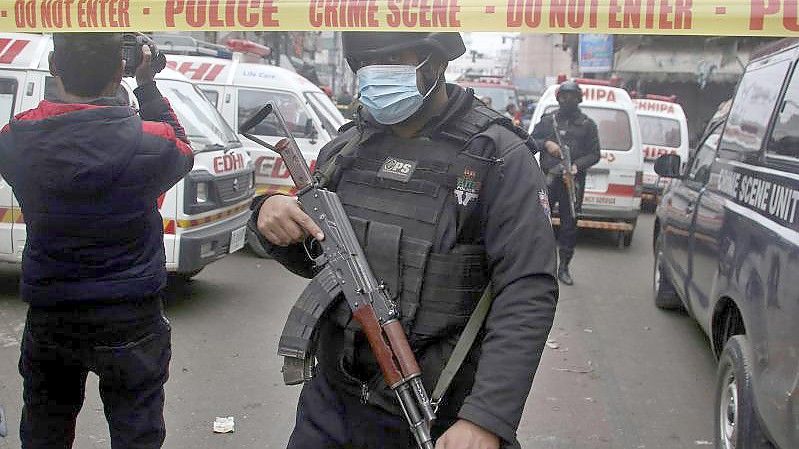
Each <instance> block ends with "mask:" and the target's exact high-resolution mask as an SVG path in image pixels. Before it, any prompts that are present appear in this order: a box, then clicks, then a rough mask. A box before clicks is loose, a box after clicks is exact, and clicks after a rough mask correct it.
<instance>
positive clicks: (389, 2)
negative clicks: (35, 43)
mask: <svg viewBox="0 0 799 449" xmlns="http://www.w3.org/2000/svg"><path fill="white" fill-rule="evenodd" d="M798 11H799V0H0V31H4V32H7V31H29V32H61V31H192V30H201V31H213V30H263V31H270V30H271V31H278V30H280V31H316V30H334V31H344V30H375V31H503V32H539V33H611V34H658V35H663V34H670V35H687V34H690V35H719V36H799V18H798V17H797V16H798V14H797V12H798Z"/></svg>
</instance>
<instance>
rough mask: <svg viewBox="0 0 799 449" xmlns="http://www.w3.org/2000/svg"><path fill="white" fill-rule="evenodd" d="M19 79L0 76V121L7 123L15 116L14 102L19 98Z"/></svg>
mask: <svg viewBox="0 0 799 449" xmlns="http://www.w3.org/2000/svg"><path fill="white" fill-rule="evenodd" d="M17 87H18V86H17V80H16V79H14V78H0V117H2V118H0V123H2V124H6V123H8V122H9V121H11V118H13V117H14V104H15V103H16V101H15V100H16V98H17Z"/></svg>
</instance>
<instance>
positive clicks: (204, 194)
mask: <svg viewBox="0 0 799 449" xmlns="http://www.w3.org/2000/svg"><path fill="white" fill-rule="evenodd" d="M207 201H208V183H207V182H198V183H197V197H196V198H195V202H196V203H197V204H202V203H205V202H207Z"/></svg>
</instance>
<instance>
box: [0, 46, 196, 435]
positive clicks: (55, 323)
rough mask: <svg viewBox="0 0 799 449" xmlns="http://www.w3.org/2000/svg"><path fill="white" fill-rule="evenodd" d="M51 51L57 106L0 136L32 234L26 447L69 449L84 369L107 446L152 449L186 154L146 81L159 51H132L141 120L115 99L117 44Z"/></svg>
mask: <svg viewBox="0 0 799 449" xmlns="http://www.w3.org/2000/svg"><path fill="white" fill-rule="evenodd" d="M53 41H54V47H55V48H54V52H53V53H52V54H51V55H50V71H51V73H52V74H53V76H55V77H56V79H57V80H58V81H59V84H60V88H61V102H50V101H46V100H45V101H42V102H41V103H40V104H39V106H38V107H36V108H35V109H32V110H29V111H26V112H23V113H21V114H19V115H18V116H17V117H15V118H14V120H12V121H11V123H9V125H8V126H6V127H5V128H4V129H3V131H2V133H0V172H2V175H3V177H4V178H5V179H6V180H7V181H8V182H9V184H10V185H11V186H12V187H13V189H14V193H15V194H16V197H17V198H18V200H19V203H20V205H21V207H22V209H23V211H24V218H25V224H26V226H27V232H28V234H27V245H26V246H25V250H24V252H23V258H22V280H21V286H20V294H21V296H22V299H23V300H25V301H26V302H28V303H29V304H30V308H29V311H28V317H27V322H26V326H25V331H24V335H23V342H22V354H21V357H20V362H19V370H20V373H21V374H22V377H23V379H24V395H23V399H24V407H23V410H22V422H21V425H20V438H21V440H22V447H23V448H24V449H34V448H67V447H71V445H72V442H73V439H74V437H75V421H76V418H77V415H78V412H79V410H80V408H81V405H82V403H83V397H84V388H85V382H86V376H87V374H88V372H89V371H92V372H94V373H96V374H97V375H98V377H99V379H100V395H101V398H102V400H103V405H104V407H105V414H106V417H107V419H108V422H109V428H110V434H111V446H112V447H114V448H115V449H123V448H141V449H144V448H159V447H161V445H162V443H163V441H164V437H165V428H164V420H163V407H164V388H163V385H164V383H165V382H166V380H167V377H168V373H169V360H170V357H171V348H170V327H169V323H168V321H167V320H166V318H165V317H164V316H163V313H162V304H161V291H162V289H163V288H164V286H165V284H166V276H167V273H166V268H165V254H164V246H163V221H162V217H161V215H160V214H159V212H158V205H157V202H158V197H159V195H161V194H162V193H164V192H165V191H167V190H168V189H169V188H170V187H171V186H172V185H173V184H174V183H176V182H177V181H178V180H180V179H181V178H182V177H183V176H184V175H185V174H186V173H187V172H188V171H189V170H190V169H191V167H192V165H193V154H192V149H191V147H190V146H189V144H188V140H187V138H186V134H185V132H184V130H183V128H182V127H181V125H180V124H179V123H178V121H177V118H176V116H175V114H174V112H173V111H172V109H171V107H170V106H169V103H168V102H167V100H166V99H164V98H163V97H162V96H161V94H160V92H159V91H158V89H157V88H156V85H155V82H154V81H153V77H154V72H155V71H157V70H154V69H153V65H152V64H151V59H152V58H151V56H152V54H153V50H154V47H153V49H151V48H150V47H149V46H147V45H144V46H142V50H141V53H139V52H138V49H137V48H136V49H135V53H138V55H139V56H140V58H135V60H139V61H141V63H140V64H136V65H138V67H136V68H135V77H136V81H137V83H138V88H137V89H136V90H135V91H134V93H135V95H136V98H137V99H138V101H139V105H140V107H141V111H140V112H139V113H138V114H137V112H136V111H135V110H134V109H133V108H131V107H130V106H129V105H127V104H123V103H120V100H119V97H118V96H117V93H118V92H119V89H120V82H121V80H122V77H123V74H124V73H125V63H124V62H123V57H122V55H123V36H122V35H121V34H115V33H86V34H56V35H54V36H53ZM136 46H137V47H138V46H141V44H137V45H136ZM126 54H127V53H126ZM129 60H130V61H134V58H130V59H129ZM131 72H133V70H131Z"/></svg>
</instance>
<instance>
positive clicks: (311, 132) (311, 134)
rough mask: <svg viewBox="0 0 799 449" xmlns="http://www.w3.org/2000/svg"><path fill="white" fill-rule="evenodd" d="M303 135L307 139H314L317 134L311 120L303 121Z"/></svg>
mask: <svg viewBox="0 0 799 449" xmlns="http://www.w3.org/2000/svg"><path fill="white" fill-rule="evenodd" d="M305 135H306V136H308V138H309V139H315V138H316V135H317V132H316V128H315V127H314V126H313V119H310V118H309V119H308V120H306V121H305Z"/></svg>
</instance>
